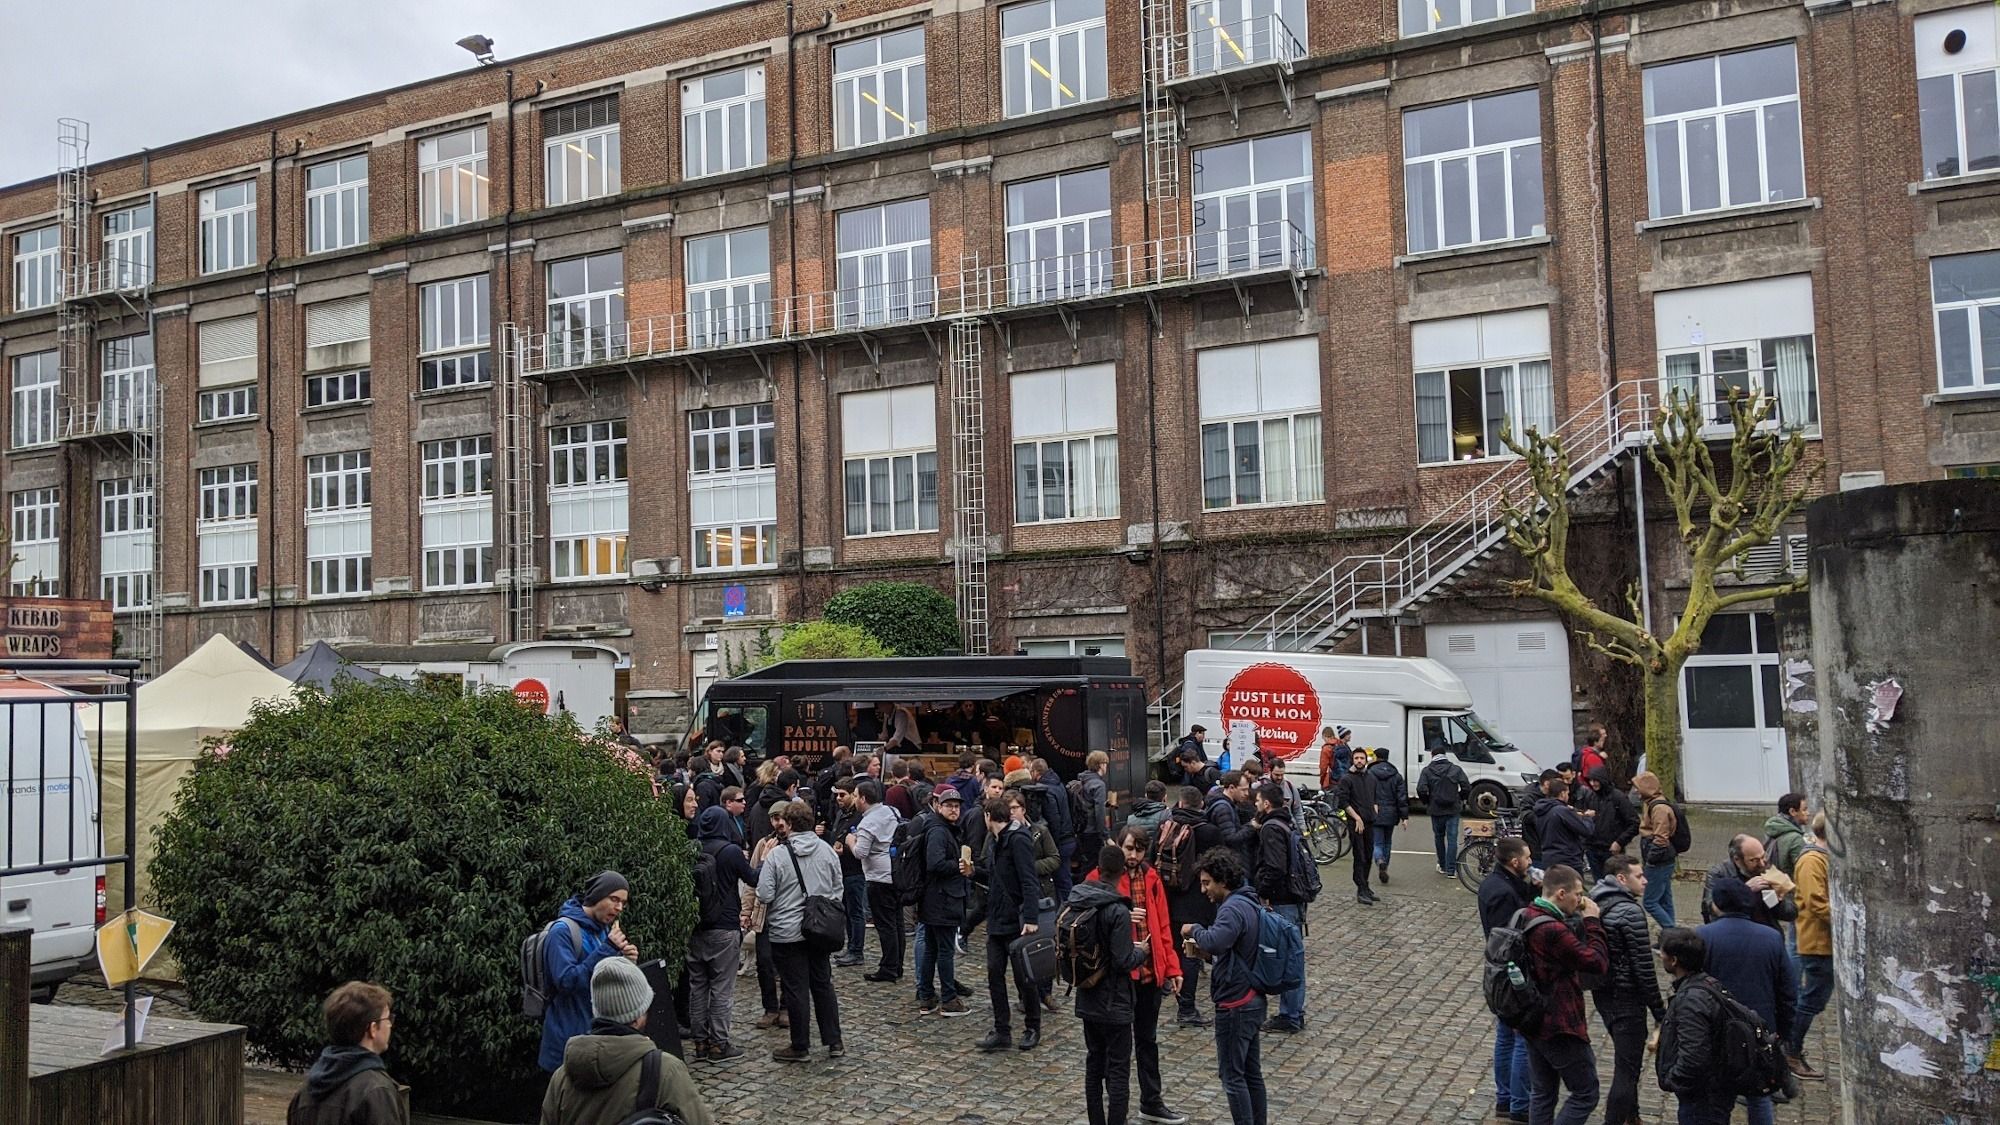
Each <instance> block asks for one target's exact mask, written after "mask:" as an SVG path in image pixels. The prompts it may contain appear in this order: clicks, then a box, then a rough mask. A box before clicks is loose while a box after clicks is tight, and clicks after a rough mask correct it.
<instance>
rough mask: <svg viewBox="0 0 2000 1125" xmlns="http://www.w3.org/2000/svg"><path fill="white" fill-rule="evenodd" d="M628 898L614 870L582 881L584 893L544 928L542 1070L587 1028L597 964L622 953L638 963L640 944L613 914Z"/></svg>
mask: <svg viewBox="0 0 2000 1125" xmlns="http://www.w3.org/2000/svg"><path fill="white" fill-rule="evenodd" d="M631 899H632V887H631V884H629V883H627V882H626V881H625V876H623V875H620V874H619V873H618V872H616V871H600V872H598V873H597V874H595V875H592V876H591V877H590V878H589V879H587V880H585V881H584V884H583V892H582V893H581V894H579V895H577V896H576V897H575V898H572V899H570V900H569V901H568V902H565V903H563V904H562V909H561V910H558V911H557V912H556V918H555V921H553V922H550V923H549V925H548V926H547V928H546V929H544V930H543V935H544V936H543V939H542V950H541V954H542V966H543V969H544V971H545V973H546V979H547V980H548V998H547V1004H546V1007H545V1008H544V1010H543V1012H542V1051H541V1057H540V1059H539V1060H538V1061H539V1062H540V1063H541V1067H542V1069H543V1070H546V1071H549V1072H551V1073H553V1072H554V1071H555V1070H556V1068H558V1067H560V1066H562V1063H563V1048H564V1046H566V1045H567V1044H568V1043H569V1041H570V1040H571V1039H573V1038H575V1037H576V1036H578V1035H582V1034H583V1033H584V1032H585V1031H586V1030H588V1029H589V1027H590V974H591V971H592V970H594V969H596V968H597V963H598V962H600V961H603V960H605V959H607V958H611V957H625V958H628V959H630V960H631V961H633V962H634V963H637V962H638V960H639V947H638V946H637V945H634V944H633V943H632V941H631V940H630V939H628V938H627V937H626V936H625V931H624V930H623V929H621V928H620V927H619V925H618V916H619V915H620V914H623V913H624V912H625V904H626V903H628V902H630V901H631Z"/></svg>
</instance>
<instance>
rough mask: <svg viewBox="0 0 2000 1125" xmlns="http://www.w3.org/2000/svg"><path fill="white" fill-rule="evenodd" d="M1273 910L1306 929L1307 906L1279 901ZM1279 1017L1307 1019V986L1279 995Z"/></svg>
mask: <svg viewBox="0 0 2000 1125" xmlns="http://www.w3.org/2000/svg"><path fill="white" fill-rule="evenodd" d="M1271 912H1272V913H1273V914H1276V915H1278V916H1279V917H1281V918H1284V919H1287V920H1289V921H1290V922H1291V923H1292V925H1294V926H1297V927H1299V929H1300V931H1301V932H1303V931H1304V930H1305V925H1306V908H1305V907H1303V906H1301V905H1299V904H1298V903H1295V902H1285V903H1279V904H1277V905H1275V906H1273V907H1271ZM1278 1018H1279V1019H1283V1020H1290V1021H1291V1022H1292V1023H1295V1024H1303V1023H1305V1021H1306V986H1305V985H1303V984H1301V985H1299V986H1298V987H1297V988H1294V989H1292V990H1291V991H1290V992H1287V993H1285V994H1284V995H1282V996H1280V997H1278Z"/></svg>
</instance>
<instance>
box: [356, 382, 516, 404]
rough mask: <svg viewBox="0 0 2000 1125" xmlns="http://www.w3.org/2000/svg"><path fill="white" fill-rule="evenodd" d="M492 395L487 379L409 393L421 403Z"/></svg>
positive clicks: (491, 388)
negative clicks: (422, 401) (468, 396)
mask: <svg viewBox="0 0 2000 1125" xmlns="http://www.w3.org/2000/svg"><path fill="white" fill-rule="evenodd" d="M492 393H493V380H491V379H488V380H487V381H485V382H484V383H460V384H458V385H457V386H455V387H431V388H428V389H426V390H421V391H411V392H410V397H411V398H413V399H417V400H419V401H421V400H423V399H427V398H456V397H458V396H460V395H474V394H482V395H490V394H492ZM368 401H370V402H373V401H375V400H374V399H369V400H368Z"/></svg>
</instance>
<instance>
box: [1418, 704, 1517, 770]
mask: <svg viewBox="0 0 2000 1125" xmlns="http://www.w3.org/2000/svg"><path fill="white" fill-rule="evenodd" d="M1424 749H1425V750H1426V751H1427V752H1429V753H1432V754H1438V753H1447V754H1450V755H1451V756H1452V757H1454V758H1457V759H1458V760H1459V761H1461V762H1476V763H1478V764H1481V765H1492V764H1493V755H1494V754H1496V753H1503V754H1504V753H1509V752H1511V751H1512V750H1513V749H1514V745H1513V744H1512V743H1510V742H1508V741H1507V740H1506V739H1504V738H1501V737H1500V736H1499V735H1497V734H1495V733H1493V731H1492V729H1491V728H1489V727H1488V726H1487V725H1486V724H1485V723H1482V722H1480V721H1479V716H1477V715H1475V714H1473V713H1472V712H1470V711H1463V712H1460V713H1459V714H1456V715H1429V716H1426V717H1425V718H1424Z"/></svg>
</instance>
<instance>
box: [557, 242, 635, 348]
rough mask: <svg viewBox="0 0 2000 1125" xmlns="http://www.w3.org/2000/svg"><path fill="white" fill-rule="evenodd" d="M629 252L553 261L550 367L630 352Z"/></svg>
mask: <svg viewBox="0 0 2000 1125" xmlns="http://www.w3.org/2000/svg"><path fill="white" fill-rule="evenodd" d="M625 343H626V337H625V252H624V251H622V250H610V251H606V252H605V253H602V254H590V255H587V256H585V257H582V258H566V259H564V260H562V261H560V262H550V263H549V363H550V364H551V365H552V366H558V367H575V366H579V365H584V364H591V363H601V362H603V361H604V360H607V359H616V358H617V357H619V356H622V355H624V354H625Z"/></svg>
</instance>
